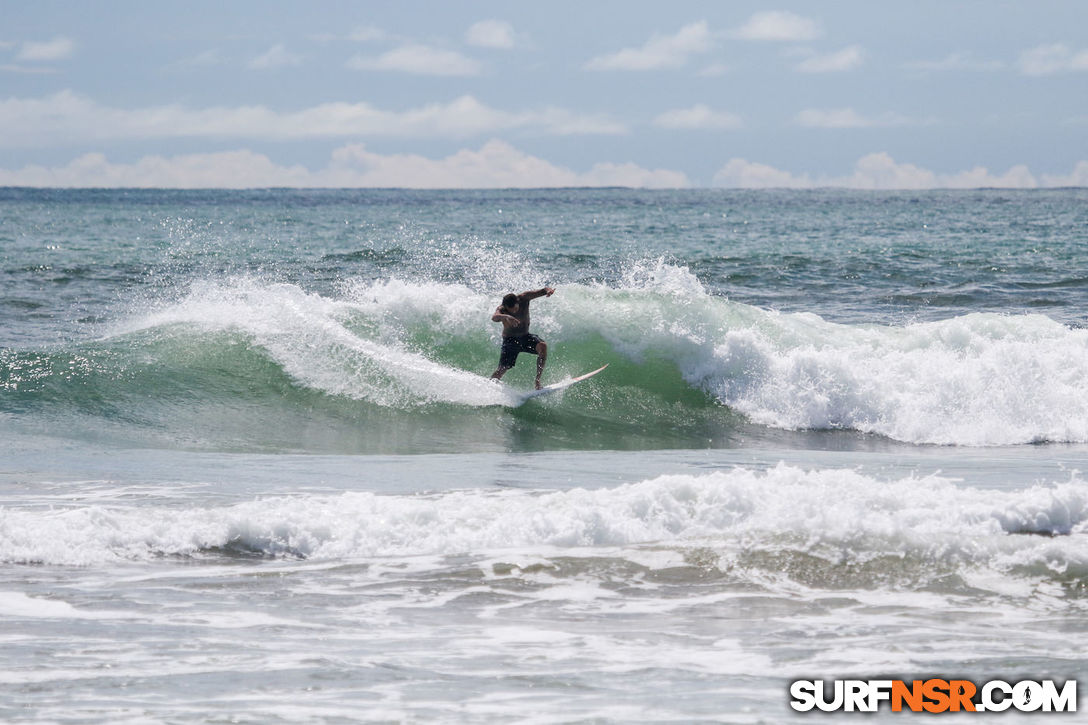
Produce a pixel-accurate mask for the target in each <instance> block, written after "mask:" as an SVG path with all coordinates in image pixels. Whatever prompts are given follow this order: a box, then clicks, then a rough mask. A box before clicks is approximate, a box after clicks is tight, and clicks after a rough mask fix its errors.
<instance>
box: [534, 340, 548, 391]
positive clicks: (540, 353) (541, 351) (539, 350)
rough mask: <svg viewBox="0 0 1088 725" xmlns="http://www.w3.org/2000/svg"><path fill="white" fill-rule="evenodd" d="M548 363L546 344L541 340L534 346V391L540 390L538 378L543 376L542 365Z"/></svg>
mask: <svg viewBox="0 0 1088 725" xmlns="http://www.w3.org/2000/svg"><path fill="white" fill-rule="evenodd" d="M546 362H548V343H546V342H544V341H543V340H541V341H540V342H538V343H537V344H536V389H537V390H540V376H541V375H543V374H544V363H546Z"/></svg>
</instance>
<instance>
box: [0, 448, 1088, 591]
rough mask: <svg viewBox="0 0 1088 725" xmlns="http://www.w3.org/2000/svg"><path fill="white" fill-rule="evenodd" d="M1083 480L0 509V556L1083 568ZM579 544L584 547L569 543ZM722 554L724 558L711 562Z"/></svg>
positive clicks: (658, 482) (859, 479)
mask: <svg viewBox="0 0 1088 725" xmlns="http://www.w3.org/2000/svg"><path fill="white" fill-rule="evenodd" d="M1086 534H1088V483H1085V482H1084V481H1083V480H1082V479H1081V478H1079V477H1073V478H1071V479H1070V480H1068V481H1065V482H1062V483H1056V484H1048V485H1039V484H1037V485H1034V486H1031V487H1027V488H1023V489H1021V490H1016V491H1012V492H1007V491H1006V492H995V491H993V490H989V489H977V488H965V487H962V486H958V485H957V484H956V482H955V481H952V480H949V479H947V478H942V477H940V476H933V475H931V476H927V477H924V478H914V477H910V478H902V479H896V480H890V481H889V480H881V479H878V478H874V477H872V476H867V475H863V474H859V473H855V472H852V471H847V470H833V469H829V470H817V471H806V470H802V469H800V468H796V467H793V466H787V465H783V464H780V465H778V466H777V467H774V468H771V469H769V470H767V471H764V472H758V471H753V470H749V469H745V468H734V469H732V470H726V471H721V472H715V473H710V474H704V475H668V476H662V477H659V478H654V479H650V480H645V481H641V482H637V483H631V484H625V485H622V486H619V487H615V488H603V489H594V490H585V489H572V490H566V491H552V492H548V491H531V490H530V491H525V490H507V491H486V490H466V491H451V492H446V493H440V494H428V495H423V494H410V495H380V494H374V493H368V492H350V493H343V494H339V495H313V494H310V495H307V496H304V497H297V496H287V497H268V498H262V499H260V500H256V501H249V502H244V503H236V504H232V505H228V506H214V507H204V506H201V507H195V508H194V507H191V506H188V507H178V506H177V505H173V506H169V507H156V506H153V505H140V506H136V507H124V506H116V505H112V506H111V505H81V506H78V507H72V508H69V507H61V508H50V509H48V510H41V509H31V510H23V511H17V510H0V561H2V562H7V563H38V564H49V565H79V566H92V565H101V564H105V563H110V562H113V563H118V562H124V561H147V560H154V559H156V558H158V557H163V556H168V557H176V556H182V557H191V556H207V555H214V554H215V553H216V552H230V551H234V552H236V553H239V554H249V555H259V556H268V557H289V558H290V557H300V558H306V559H314V560H357V559H366V560H369V559H383V558H389V557H397V558H402V557H420V556H432V557H433V556H455V555H465V554H471V553H473V552H481V551H488V552H501V551H504V550H512V551H524V550H547V551H551V552H553V553H556V554H568V553H569V554H572V555H579V553H580V552H583V550H584V551H585V552H590V551H592V550H594V549H617V550H622V549H624V548H626V547H646V546H650V547H666V548H670V549H679V550H683V549H686V548H692V547H700V548H702V549H704V550H705V551H709V552H715V554H716V556H717V557H718V558H719V563H718V564H717V565H718V566H720V567H722V566H724V567H728V565H729V564H728V562H729V561H730V560H735V559H737V558H738V557H739V558H751V557H752V556H754V555H756V554H763V555H775V556H811V557H815V558H818V559H828V563H831V564H833V565H835V566H851V565H857V564H861V563H864V562H865V561H867V560H870V559H873V558H880V557H898V558H901V559H904V560H906V561H910V562H913V566H915V567H917V568H919V569H924V568H930V569H932V570H933V571H936V572H940V573H942V574H943V573H945V572H946V570H949V569H951V570H953V571H955V570H959V569H963V568H967V569H971V568H975V567H981V568H984V569H992V570H995V571H997V572H1000V573H1007V572H1008V571H1009V570H1010V569H1022V570H1024V571H1030V572H1033V573H1035V574H1036V575H1052V576H1058V575H1061V576H1067V577H1080V576H1085V575H1088V536H1086ZM583 553H584V552H583ZM722 562H725V563H722Z"/></svg>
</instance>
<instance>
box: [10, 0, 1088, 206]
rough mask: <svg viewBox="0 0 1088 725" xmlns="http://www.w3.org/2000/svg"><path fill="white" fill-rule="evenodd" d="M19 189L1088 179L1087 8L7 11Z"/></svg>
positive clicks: (34, 6)
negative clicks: (31, 187) (41, 187)
mask: <svg viewBox="0 0 1088 725" xmlns="http://www.w3.org/2000/svg"><path fill="white" fill-rule="evenodd" d="M0 186H57V187H185V188H202V187H212V188H247V187H272V186H277V187H279V186H290V187H413V188H416V187H418V188H496V187H554V186H634V187H650V188H678V187H750V188H760V187H796V188H805V187H819V186H842V187H850V188H907V189H914V188H946V187H948V188H974V187H994V186H996V187H1011V188H1034V187H1050V186H1088V2H1085V1H1083V0H1031V1H1030V2H1029V1H1026V0H1025V1H1024V2H1007V1H1002V0H988V1H985V2H984V1H974V2H956V1H955V0H943V1H939V2H938V1H934V0H912V1H910V2H895V3H892V2H873V1H872V0H857V1H855V0H842V1H839V2H817V1H815V0H809V1H808V2H740V1H738V2H686V1H684V0H671V1H670V2H659V1H657V2H641V1H639V0H628V1H624V2H613V1H610V0H590V1H586V0H582V1H581V2H569V1H568V0H553V1H552V2H548V3H516V2H509V0H507V1H505V2H473V1H471V0H465V1H463V2H421V1H413V0H402V1H401V2H395V3H394V2H363V1H356V2H345V1H340V2H337V1H332V0H312V1H311V2H301V1H299V2H275V1H271V0H231V1H230V2H222V1H221V0H217V1H216V2H206V1H205V0H187V1H186V2H180V1H174V2H168V1H165V0H164V1H162V2H145V1H143V0H141V1H139V2H136V1H122V0H112V1H111V0H98V1H97V2H93V3H92V2H74V1H69V2H58V1H56V0H35V1H34V2H26V1H25V0H0Z"/></svg>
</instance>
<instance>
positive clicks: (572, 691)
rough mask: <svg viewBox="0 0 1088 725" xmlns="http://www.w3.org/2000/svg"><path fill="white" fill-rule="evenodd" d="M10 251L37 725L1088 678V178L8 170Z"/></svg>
mask: <svg viewBox="0 0 1088 725" xmlns="http://www.w3.org/2000/svg"><path fill="white" fill-rule="evenodd" d="M0 275H2V278H3V283H2V284H0V320H2V321H3V324H2V325H0V686H2V689H0V719H3V720H4V721H10V722H66V723H67V722H134V723H135V722H253V723H276V722H327V723H336V722H356V721H393V722H435V721H438V722H480V723H483V722H512V721H517V722H533V723H553V722H631V721H638V722H753V723H754V722H767V723H778V722H793V721H796V722H803V721H807V720H808V719H811V717H812V715H811V714H809V715H805V714H802V713H795V712H794V711H793V710H791V709H790V707H789V699H790V698H789V694H788V688H789V683H790V682H791V681H792V680H795V679H815V678H823V679H837V678H843V679H845V678H855V679H870V678H872V679H876V678H887V677H899V678H903V679H925V678H928V677H945V678H948V677H957V678H967V679H972V680H975V681H978V682H982V681H986V680H991V679H1003V680H1006V681H1010V682H1015V681H1018V680H1023V679H1040V678H1048V679H1056V680H1060V681H1064V680H1067V679H1070V678H1075V677H1077V676H1079V675H1080V674H1081V673H1083V672H1085V671H1088V472H1085V471H1086V470H1088V327H1086V326H1085V319H1086V314H1088V190H1083V189H1080V190H1078V189H1069V190H1048V191H1030V192H1020V191H996V190H980V191H940V192H904V193H889V192H855V191H835V190H825V191H761V192H747V191H676V192H662V191H653V192H651V191H631V190H618V189H617V190H554V191H478V192H410V191H397V190H385V191H292V190H266V191H250V192H234V191H229V192H228V191H202V192H184V191H182V192H179V191H156V190H142V191H110V190H81V191H75V190H65V191H60V190H29V189H0ZM545 284H547V285H551V286H554V287H555V288H556V290H557V292H556V294H555V295H554V296H553V297H551V298H547V299H540V300H537V301H534V302H533V303H532V312H533V331H534V332H536V333H537V334H538V335H540V336H541V337H543V338H544V339H545V340H547V341H548V343H549V348H550V352H549V360H548V366H547V369H546V371H545V382H556V381H559V380H562V379H564V378H566V377H569V376H573V375H577V374H580V373H584V372H587V371H589V370H592V369H595V368H597V367H599V366H600V365H603V364H605V363H608V365H609V367H608V369H607V370H606V371H604V372H603V373H601V374H600V375H598V376H596V377H595V378H593V379H592V380H589V381H586V382H584V383H581V384H579V385H577V386H574V387H572V388H570V389H568V390H567V391H565V392H564V393H562V394H557V395H553V396H549V397H546V398H541V399H539V400H534V401H530V402H525V403H522V400H521V398H520V397H519V393H520V392H523V391H525V390H527V389H528V388H530V387H531V385H532V378H533V372H534V369H535V364H534V363H535V361H534V359H533V358H532V357H527V356H522V357H521V358H520V362H519V364H518V365H517V367H515V368H514V369H513V370H511V371H510V372H509V373H508V374H507V375H506V377H505V378H504V381H503V384H501V385H500V384H495V383H492V382H490V381H489V380H488V377H489V375H490V373H491V371H492V370H493V369H494V367H495V364H496V362H497V358H498V343H499V329H498V328H499V326H498V325H496V324H494V323H492V322H491V321H490V314H491V311H492V310H493V309H494V308H495V306H496V305H497V304H498V301H499V298H500V297H501V296H502V295H503V294H504V293H506V292H509V291H522V290H526V289H534V288H539V287H541V286H543V285H545ZM839 717H840V718H841V719H843V720H850V719H858V718H862V717H863V716H859V715H852V716H850V715H841V716H839ZM902 717H908V716H905V715H901V714H893V713H889V712H883V713H881V714H880V715H878V716H877V718H878V719H884V718H888V719H894V718H900V719H901V718H902ZM953 719H955V718H953ZM1066 719H1068V718H1066ZM1003 720H1008V721H1016V720H1017V716H1016V715H1015V714H1006V715H1005V716H1003Z"/></svg>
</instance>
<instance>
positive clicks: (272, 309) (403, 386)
mask: <svg viewBox="0 0 1088 725" xmlns="http://www.w3.org/2000/svg"><path fill="white" fill-rule="evenodd" d="M389 286H390V287H392V288H393V291H392V292H386V293H385V294H381V291H382V290H381V288H380V287H375V288H374V294H373V295H372V298H371V299H366V300H365V301H360V300H355V301H350V300H333V299H329V298H326V297H322V296H321V295H317V294H313V293H308V292H305V291H303V290H302V289H300V288H299V287H297V286H295V285H289V284H267V283H263V282H259V281H256V280H252V279H249V278H233V279H230V280H227V281H225V282H202V283H197V284H194V285H193V287H192V289H191V291H190V293H189V294H188V295H187V296H185V297H184V298H182V299H181V300H180V301H178V302H176V303H174V304H171V305H168V306H165V307H162V308H161V309H158V310H156V311H154V312H152V313H149V314H143V315H138V316H135V317H134V318H132V319H129V320H128V321H126V322H125V323H124V324H122V325H119V326H118V327H117V328H116V330H115V331H114V333H113V334H115V335H116V334H125V333H131V332H136V331H141V330H148V329H156V328H163V327H169V326H172V325H183V326H193V327H197V328H199V329H202V330H207V331H213V332H219V331H228V332H240V333H243V334H244V335H247V336H249V337H251V338H252V340H253V342H254V344H256V345H257V346H259V347H261V348H263V349H264V350H266V351H267V353H268V354H269V355H270V356H271V357H272V358H273V359H274V360H275V361H276V362H278V363H279V364H280V365H281V366H282V367H283V369H284V371H285V372H286V373H287V374H288V375H290V376H291V377H293V378H294V379H296V380H298V381H299V382H300V383H302V384H303V385H306V386H308V387H311V388H314V389H316V390H321V391H323V392H326V393H329V394H331V395H342V396H346V397H350V398H355V399H359V400H367V401H369V402H372V403H377V404H379V405H385V406H389V407H410V406H413V405H422V404H426V403H433V402H445V403H454V404H461V405H473V406H481V405H515V404H517V402H518V399H517V397H516V396H515V395H514V394H513V393H512V392H510V391H509V390H506V389H505V388H503V387H502V386H500V385H496V384H494V383H492V382H491V381H490V380H488V379H487V378H486V377H484V376H481V375H476V374H473V373H470V372H467V371H464V370H458V369H455V368H451V367H449V366H447V365H442V364H440V363H437V362H434V361H432V360H430V359H428V358H427V357H426V356H424V355H423V354H421V353H419V352H416V351H413V350H411V349H409V348H408V347H407V346H405V345H404V344H402V342H401V340H402V336H401V335H398V334H397V333H398V332H401V331H402V328H401V327H400V325H403V324H406V323H407V322H414V323H416V324H418V323H419V317H420V316H421V315H423V316H426V315H427V314H434V315H435V317H436V318H438V319H439V321H440V320H441V316H442V314H443V312H445V314H446V319H447V320H448V319H449V312H450V310H452V309H456V306H455V305H454V304H453V302H454V300H452V299H448V300H445V302H446V304H440V303H439V302H440V301H439V300H436V299H433V298H432V299H431V300H430V302H429V303H428V304H427V305H426V310H424V311H421V309H420V307H423V305H420V307H412V306H411V305H410V304H408V303H407V302H406V300H405V297H406V295H405V294H403V292H404V289H405V288H404V287H403V286H399V285H398V284H397V283H389ZM436 287H437V286H436ZM439 289H441V290H442V291H444V292H445V293H446V296H447V297H450V298H452V297H454V296H455V294H454V291H453V290H450V289H449V288H448V287H439ZM412 292H413V293H415V294H416V295H418V296H419V297H420V298H425V297H426V296H427V295H428V294H429V293H430V294H435V292H434V290H430V291H428V290H421V289H419V288H418V287H413V288H412ZM390 298H392V299H394V300H395V302H394V304H395V305H396V307H397V309H396V312H397V313H399V314H396V313H394V311H391V310H389V309H387V306H388V305H389V300H390ZM362 310H365V311H366V312H369V313H373V314H374V318H373V319H371V320H368V321H369V322H372V323H375V324H377V325H378V326H379V332H380V333H381V334H379V335H377V336H376V338H377V339H372V338H369V337H367V336H364V335H360V334H356V333H355V332H352V331H351V329H349V326H348V325H349V323H350V322H351V320H352V318H353V317H354V316H356V315H358V314H359V313H360V311H362Z"/></svg>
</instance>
